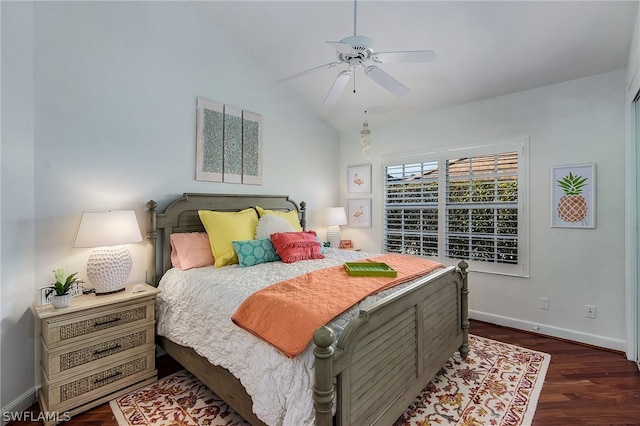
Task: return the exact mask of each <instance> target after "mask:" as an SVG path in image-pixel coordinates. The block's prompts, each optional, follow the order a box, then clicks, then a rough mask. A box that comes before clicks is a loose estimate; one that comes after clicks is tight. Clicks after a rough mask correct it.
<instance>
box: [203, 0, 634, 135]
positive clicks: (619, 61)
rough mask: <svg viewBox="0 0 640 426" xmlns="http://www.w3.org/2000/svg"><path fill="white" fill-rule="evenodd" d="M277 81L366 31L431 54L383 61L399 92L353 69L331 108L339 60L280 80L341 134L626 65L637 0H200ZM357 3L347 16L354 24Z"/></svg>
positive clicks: (380, 40)
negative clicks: (328, 100)
mask: <svg viewBox="0 0 640 426" xmlns="http://www.w3.org/2000/svg"><path fill="white" fill-rule="evenodd" d="M193 4H194V5H195V6H196V7H197V8H198V9H200V10H201V11H202V12H203V13H204V14H205V15H206V16H207V17H208V18H209V19H210V20H211V21H212V22H214V23H215V24H216V25H217V26H218V27H220V28H221V29H222V30H223V31H225V32H226V33H227V34H228V35H229V37H230V38H232V39H233V40H235V41H236V42H237V43H238V44H239V45H240V46H241V47H242V48H243V49H244V50H246V51H247V52H249V54H251V55H252V56H254V57H255V58H256V59H257V60H258V61H259V62H260V63H262V64H263V65H264V67H265V68H266V69H267V70H268V72H269V73H270V75H269V78H273V80H274V81H276V80H278V79H281V78H284V77H288V76H290V75H292V74H295V73H298V72H300V71H303V70H307V69H310V68H313V67H317V66H320V65H324V64H327V63H331V62H334V61H336V50H335V49H334V48H333V47H331V46H329V45H327V44H326V43H325V42H326V41H339V40H341V39H343V38H345V37H348V36H352V35H354V23H355V24H356V33H357V34H358V35H364V36H368V37H370V38H371V39H373V42H374V49H375V51H377V52H384V51H394V50H433V51H435V53H436V54H437V59H436V60H435V61H434V62H431V63H382V64H376V65H377V66H378V67H379V68H380V69H382V70H383V71H385V72H386V73H388V74H390V75H391V76H393V77H394V78H395V79H397V80H398V81H400V82H401V83H403V84H404V85H406V86H408V87H409V88H410V89H411V91H410V92H409V93H408V94H407V95H405V96H402V97H396V96H394V95H392V94H390V93H389V92H388V91H387V90H385V89H384V88H383V87H381V86H380V85H379V84H377V83H376V82H374V81H372V80H371V79H369V78H367V77H366V76H364V74H363V69H362V68H359V69H356V70H355V72H354V74H353V75H352V76H351V79H350V81H349V83H348V84H347V86H346V88H345V89H344V91H343V92H342V94H341V95H340V97H339V98H338V100H337V102H336V103H335V104H333V105H325V104H323V101H324V99H325V96H326V95H327V93H328V91H329V88H330V87H331V86H332V84H333V82H334V80H335V79H336V76H337V75H338V73H339V72H340V71H343V70H345V69H346V68H347V65H346V64H340V65H337V66H335V67H332V68H322V69H320V70H317V71H315V72H312V73H308V74H305V75H303V76H300V77H298V78H294V79H291V80H287V81H284V82H281V83H278V84H281V85H282V86H283V87H285V88H287V89H289V90H291V91H292V92H293V93H295V94H297V95H299V96H300V98H301V99H302V100H303V101H304V102H305V103H306V104H307V105H308V106H309V108H311V109H312V110H314V111H315V112H316V113H317V114H318V115H320V116H321V117H323V118H324V119H325V120H326V121H327V122H329V123H330V124H331V125H332V126H333V127H335V128H336V129H338V130H339V131H344V130H349V129H355V128H359V127H360V126H361V123H362V121H363V119H364V118H365V111H366V118H367V119H368V120H369V122H370V123H371V124H372V125H373V124H374V123H384V122H386V121H388V120H394V119H397V118H398V117H400V116H407V115H408V114H412V113H416V112H418V111H430V110H436V109H441V108H446V107H450V106H454V105H459V104H464V103H469V102H474V101H478V100H482V99H488V98H492V97H496V96H501V95H505V94H509V93H514V92H518V91H522V90H526V89H532V88H536V87H541V86H546V85H550V84H554V83H559V82H562V81H567V80H572V79H576V78H581V77H586V76H589V75H594V74H599V73H603V72H607V71H612V70H617V69H622V68H625V67H626V65H627V61H628V55H629V48H630V44H631V39H632V33H633V30H634V25H635V19H636V13H637V7H638V2H637V1H549V2H547V1H468V2H467V1H377V0H359V1H358V2H357V7H356V8H354V2H353V1H342V0H338V1H307V0H299V1H197V2H194V3H193ZM354 11H355V12H357V13H356V14H355V18H356V19H355V20H354Z"/></svg>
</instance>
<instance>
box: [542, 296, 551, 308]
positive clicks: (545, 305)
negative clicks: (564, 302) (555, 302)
mask: <svg viewBox="0 0 640 426" xmlns="http://www.w3.org/2000/svg"><path fill="white" fill-rule="evenodd" d="M540 309H549V298H548V297H541V298H540Z"/></svg>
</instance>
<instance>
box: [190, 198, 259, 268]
mask: <svg viewBox="0 0 640 426" xmlns="http://www.w3.org/2000/svg"><path fill="white" fill-rule="evenodd" d="M198 216H200V220H201V221H202V224H203V225H204V229H205V230H206V231H207V235H208V236H209V244H211V252H212V253H213V258H214V259H215V261H214V263H213V265H214V266H215V267H216V268H220V267H222V266H227V265H231V264H234V263H238V255H237V254H236V252H235V250H234V249H233V244H231V242H232V241H245V240H253V239H255V235H256V227H257V226H258V216H257V215H256V211H255V210H253V209H245V210H242V211H239V212H217V211H210V210H199V211H198Z"/></svg>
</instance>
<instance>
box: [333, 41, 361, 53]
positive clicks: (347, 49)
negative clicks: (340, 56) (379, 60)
mask: <svg viewBox="0 0 640 426" xmlns="http://www.w3.org/2000/svg"><path fill="white" fill-rule="evenodd" d="M326 43H327V44H328V45H329V46H331V47H333V48H334V49H336V50H337V51H338V52H340V53H345V54H354V53H356V51H355V49H354V48H353V47H352V46H351V45H350V44H348V43H344V42H342V41H327V42H326Z"/></svg>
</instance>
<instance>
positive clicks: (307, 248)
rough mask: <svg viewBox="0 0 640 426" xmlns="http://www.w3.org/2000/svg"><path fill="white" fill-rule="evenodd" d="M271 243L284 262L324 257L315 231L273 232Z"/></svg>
mask: <svg viewBox="0 0 640 426" xmlns="http://www.w3.org/2000/svg"><path fill="white" fill-rule="evenodd" d="M271 243H272V244H273V247H274V248H275V249H276V253H278V256H280V259H282V261H283V262H284V263H293V262H297V261H299V260H309V259H324V256H323V255H322V253H321V251H320V243H319V242H318V239H317V237H316V233H315V231H306V232H276V233H274V234H271Z"/></svg>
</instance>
